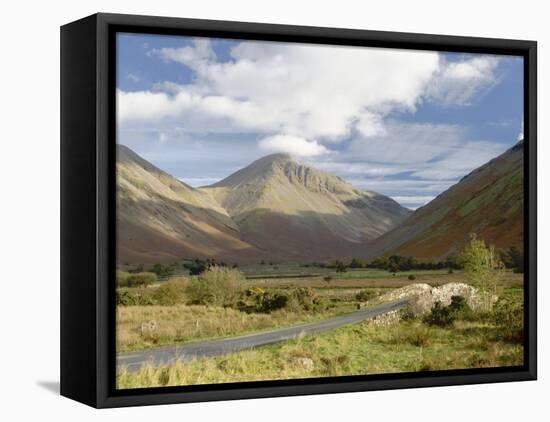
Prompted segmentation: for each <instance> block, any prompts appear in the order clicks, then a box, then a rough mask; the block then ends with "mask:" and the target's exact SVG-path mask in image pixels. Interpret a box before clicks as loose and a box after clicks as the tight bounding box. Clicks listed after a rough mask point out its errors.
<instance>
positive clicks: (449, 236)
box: [369, 141, 524, 259]
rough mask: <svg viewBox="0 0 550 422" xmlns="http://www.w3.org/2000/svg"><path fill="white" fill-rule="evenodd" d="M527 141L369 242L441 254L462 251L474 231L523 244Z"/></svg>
mask: <svg viewBox="0 0 550 422" xmlns="http://www.w3.org/2000/svg"><path fill="white" fill-rule="evenodd" d="M523 153H524V142H523V141H520V142H519V143H518V144H516V145H515V146H514V147H512V148H511V149H509V150H508V151H506V152H505V153H503V154H502V155H500V156H498V157H496V158H495V159H493V160H491V161H489V162H488V163H486V164H485V165H483V166H481V167H479V168H478V169H476V170H474V171H472V172H471V173H470V174H468V175H467V176H465V177H464V178H462V180H461V181H460V182H459V183H457V184H456V185H454V186H452V187H451V188H449V189H448V190H447V191H445V192H443V193H442V194H441V195H439V196H438V197H437V198H435V199H434V200H433V201H431V202H430V203H429V204H427V205H425V206H424V207H422V208H419V209H418V210H416V211H415V213H414V214H413V215H412V216H411V217H409V218H408V219H407V220H406V221H405V222H404V223H403V224H401V225H400V226H398V227H397V228H395V229H393V230H391V231H389V232H388V233H386V234H384V235H383V236H381V237H380V238H378V239H376V240H375V241H374V242H373V243H372V245H370V246H369V254H370V255H371V256H375V255H380V254H384V253H397V254H399V255H407V256H415V257H417V258H424V259H435V258H440V257H445V256H449V255H451V254H453V253H454V252H456V251H458V250H459V249H460V248H461V247H462V246H463V245H464V244H465V243H466V241H467V239H468V236H469V233H474V232H475V233H477V235H478V236H479V237H481V238H482V239H484V240H485V241H486V242H487V243H488V244H493V245H495V247H497V248H507V247H510V246H513V245H514V246H517V247H519V248H520V249H522V248H523Z"/></svg>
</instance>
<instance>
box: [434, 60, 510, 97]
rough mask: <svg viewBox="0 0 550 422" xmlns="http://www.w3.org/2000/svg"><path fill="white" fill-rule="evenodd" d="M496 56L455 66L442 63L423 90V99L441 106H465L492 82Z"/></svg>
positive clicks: (496, 62)
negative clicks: (424, 93) (425, 91)
mask: <svg viewBox="0 0 550 422" xmlns="http://www.w3.org/2000/svg"><path fill="white" fill-rule="evenodd" d="M498 61H499V59H498V58H497V57H496V56H487V55H483V56H478V57H473V58H470V59H467V60H463V61H459V62H445V61H443V63H442V66H441V67H440V69H439V71H438V72H437V73H436V74H435V75H434V78H433V79H432V81H431V82H430V84H429V86H428V89H427V93H426V94H427V95H426V96H427V98H428V99H430V100H435V101H437V102H438V103H440V104H443V105H445V106H450V105H459V106H464V105H469V104H470V101H471V99H472V98H473V97H475V95H476V94H477V93H478V92H480V91H481V90H482V89H485V88H487V87H490V86H492V85H493V84H494V83H495V82H496V77H495V70H496V67H497V65H498Z"/></svg>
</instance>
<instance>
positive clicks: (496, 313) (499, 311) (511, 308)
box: [493, 299, 523, 343]
mask: <svg viewBox="0 0 550 422" xmlns="http://www.w3.org/2000/svg"><path fill="white" fill-rule="evenodd" d="M493 322H494V323H495V324H496V325H498V326H499V327H500V328H501V329H502V333H503V337H504V340H509V341H517V342H520V343H521V342H523V304H522V303H521V302H519V301H512V300H510V299H499V301H498V302H497V303H496V305H495V307H494V309H493Z"/></svg>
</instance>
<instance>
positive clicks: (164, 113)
mask: <svg viewBox="0 0 550 422" xmlns="http://www.w3.org/2000/svg"><path fill="white" fill-rule="evenodd" d="M117 54H118V57H117V88H118V95H117V107H118V131H117V133H118V139H117V141H118V142H119V143H122V144H125V145H127V146H129V147H130V148H132V149H133V150H134V151H136V152H137V153H138V154H140V155H141V156H143V157H144V158H146V159H147V160H149V161H151V162H152V163H154V164H155V165H157V166H158V167H160V168H162V169H163V170H165V171H167V172H169V173H170V174H172V175H174V176H175V177H178V178H179V179H181V180H183V181H185V182H186V183H188V184H190V185H192V186H202V185H206V184H210V183H214V182H215V181H217V180H220V179H222V178H224V177H226V176H228V175H229V174H231V173H232V172H234V171H236V170H238V169H239V168H242V167H243V166H246V165H247V164H249V163H250V162H252V161H253V160H255V159H257V158H259V157H262V156H265V155H267V154H270V153H273V152H288V153H290V154H292V155H293V156H295V157H296V158H297V159H299V160H300V161H303V162H306V163H308V164H311V165H314V166H316V167H318V168H321V169H324V170H326V171H330V172H332V173H334V174H337V175H339V176H341V177H343V178H344V179H346V180H348V181H349V182H351V183H352V184H353V185H354V186H355V187H357V188H359V189H367V190H373V191H377V192H380V193H383V194H386V195H389V196H391V197H393V198H394V199H396V200H397V201H398V202H400V203H401V204H402V205H404V206H407V207H409V208H412V209H414V208H417V207H419V206H422V205H424V204H425V203H427V202H429V201H430V200H431V199H432V198H433V197H435V196H437V195H438V194H439V193H441V192H442V191H443V190H445V189H447V188H448V187H449V186H451V185H452V184H454V183H456V182H457V181H458V180H459V179H460V178H461V177H462V176H464V175H465V174H466V173H468V172H469V171H471V170H473V169H474V168H476V167H478V166H480V165H482V164H483V163H485V162H486V161H488V160H489V159H491V158H493V157H495V156H497V155H498V154H500V153H502V152H504V151H505V150H506V149H508V148H509V147H511V146H512V145H513V144H514V143H516V142H517V140H518V138H519V137H520V136H521V135H520V134H521V133H522V119H523V62H522V59H521V58H517V57H508V56H490V55H479V54H451V53H437V52H421V51H410V50H408V51H403V50H391V49H374V48H357V47H353V48H352V47H336V46H314V45H307V44H290V43H270V42H252V41H235V40H213V39H200V38H189V37H168V36H158V35H139V34H119V36H118V44H117Z"/></svg>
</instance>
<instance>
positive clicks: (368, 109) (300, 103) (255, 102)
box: [118, 39, 440, 142]
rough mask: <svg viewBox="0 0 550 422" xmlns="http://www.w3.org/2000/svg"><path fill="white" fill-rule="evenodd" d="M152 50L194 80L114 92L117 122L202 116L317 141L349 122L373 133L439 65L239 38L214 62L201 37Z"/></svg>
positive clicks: (409, 106)
mask: <svg viewBox="0 0 550 422" xmlns="http://www.w3.org/2000/svg"><path fill="white" fill-rule="evenodd" d="M152 53H153V54H155V55H157V56H159V57H161V58H162V59H163V60H166V61H174V62H178V63H181V64H183V65H185V66H187V67H189V68H190V69H192V71H193V72H194V75H193V77H194V79H193V81H192V82H191V83H189V84H185V85H180V86H179V87H176V86H175V85H174V84H173V83H170V84H169V86H168V85H164V86H163V85H162V84H159V85H157V86H156V87H155V88H156V89H161V90H162V89H163V88H164V89H167V92H141V93H132V94H133V95H129V93H123V92H119V97H118V100H119V101H118V104H119V119H120V122H121V123H125V122H127V121H139V120H143V119H145V120H148V121H151V120H155V119H157V120H166V119H173V120H177V121H178V122H180V123H181V122H186V121H187V120H193V119H196V118H197V116H198V115H200V114H205V115H206V116H207V117H208V118H209V119H210V122H211V123H213V124H214V126H217V125H221V124H222V123H224V124H225V125H227V126H228V127H229V128H230V129H231V130H234V127H235V126H237V127H240V128H241V129H242V130H256V131H259V132H262V133H265V134H266V135H270V134H275V133H286V134H291V135H294V136H300V137H303V138H306V139H318V141H319V142H337V141H341V140H342V139H343V138H345V137H347V136H349V134H350V132H351V130H352V129H354V128H356V129H357V130H358V131H360V132H361V133H364V134H365V135H372V134H377V133H380V131H381V130H382V123H383V122H382V118H383V116H384V115H385V114H387V113H389V112H391V111H392V110H411V111H412V110H414V109H415V107H416V105H417V103H418V102H419V101H420V100H421V97H422V94H423V92H424V91H425V88H426V84H427V83H428V82H429V80H430V78H431V77H432V75H433V74H434V73H435V72H436V71H437V70H438V68H439V63H440V60H439V56H438V54H437V53H435V52H420V51H405V50H389V49H375V48H356V47H338V46H316V45H302V44H282V43H261V42H243V43H240V44H238V45H237V46H235V47H234V48H233V49H232V51H231V56H232V60H230V61H227V62H218V61H217V60H216V56H215V54H214V52H213V50H212V48H211V47H210V45H209V42H208V41H207V40H204V39H196V40H195V42H194V45H193V46H187V47H183V48H163V49H158V50H153V52H152ZM127 103H129V104H127ZM201 120H206V119H201ZM220 120H223V122H220Z"/></svg>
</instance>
